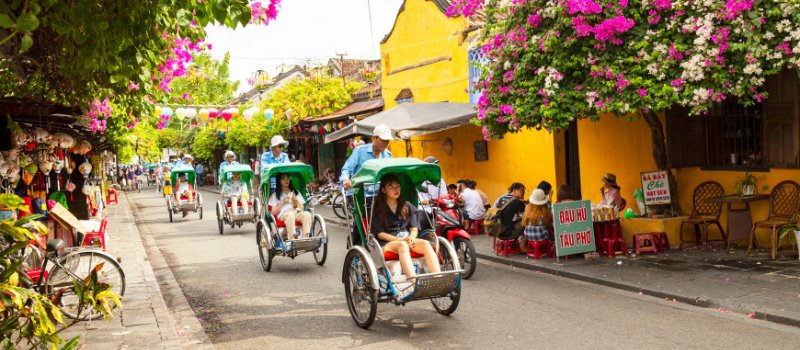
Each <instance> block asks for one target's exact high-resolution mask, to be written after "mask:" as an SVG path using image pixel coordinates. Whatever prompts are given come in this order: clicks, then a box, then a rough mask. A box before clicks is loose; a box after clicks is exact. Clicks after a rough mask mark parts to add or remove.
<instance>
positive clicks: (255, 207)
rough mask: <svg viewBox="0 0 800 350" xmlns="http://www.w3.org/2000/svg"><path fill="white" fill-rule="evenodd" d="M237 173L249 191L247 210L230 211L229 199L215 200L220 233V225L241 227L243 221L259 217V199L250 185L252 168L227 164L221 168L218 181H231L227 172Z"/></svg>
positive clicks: (254, 221)
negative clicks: (240, 211)
mask: <svg viewBox="0 0 800 350" xmlns="http://www.w3.org/2000/svg"><path fill="white" fill-rule="evenodd" d="M229 173H230V174H232V173H239V174H241V175H242V178H241V181H242V182H243V183H244V184H245V186H247V192H248V193H250V199H249V200H248V201H247V203H248V206H249V211H248V212H247V213H231V212H230V211H229V210H228V208H230V207H231V205H232V203H231V202H230V200H229V199H226V198H223V199H220V200H218V201H217V223H218V224H219V234H222V227H223V226H224V225H231V228H234V227H236V226H239V227H242V224H243V223H245V222H252V223H257V222H258V219H259V218H260V217H261V208H262V206H261V201H260V200H259V199H258V198H256V197H255V194H254V193H253V189H252V188H251V186H250V183H251V180H252V179H253V170H252V169H250V167H249V166H247V165H244V164H234V165H228V166H226V167H225V168H223V169H222V176H220V181H222V182H223V186H224V183H225V182H228V181H233V180H232V179H228V175H227V174H229Z"/></svg>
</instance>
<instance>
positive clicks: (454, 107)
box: [325, 102, 477, 143]
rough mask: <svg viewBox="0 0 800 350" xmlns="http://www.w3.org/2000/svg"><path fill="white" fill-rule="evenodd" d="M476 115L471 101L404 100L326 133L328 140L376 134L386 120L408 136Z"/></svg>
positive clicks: (436, 129) (449, 127) (389, 124)
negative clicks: (415, 101) (373, 131)
mask: <svg viewBox="0 0 800 350" xmlns="http://www.w3.org/2000/svg"><path fill="white" fill-rule="evenodd" d="M476 115H477V113H476V111H475V107H474V106H473V105H472V104H470V103H451V102H428V103H401V104H400V105H398V106H397V107H394V108H392V109H389V110H386V111H383V112H380V113H378V114H375V115H373V116H371V117H368V118H365V119H363V120H360V121H357V122H355V123H353V124H351V125H350V126H348V127H346V128H344V129H340V130H337V131H335V132H332V133H330V134H328V135H326V136H325V143H331V142H334V141H336V140H339V139H343V138H346V137H350V136H353V135H372V130H373V129H374V128H375V127H376V126H378V125H380V124H386V125H387V126H389V128H390V129H392V131H393V132H394V133H395V134H396V135H399V136H400V137H401V138H403V139H408V138H411V137H413V136H418V135H424V134H430V133H434V132H438V131H442V130H447V129H451V128H455V127H457V126H461V125H464V124H466V123H468V122H469V120H470V119H472V118H474V117H475V116H476Z"/></svg>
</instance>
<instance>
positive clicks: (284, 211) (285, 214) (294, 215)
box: [268, 174, 313, 239]
mask: <svg viewBox="0 0 800 350" xmlns="http://www.w3.org/2000/svg"><path fill="white" fill-rule="evenodd" d="M277 178H278V181H277V182H278V185H277V186H276V188H275V192H273V193H272V195H271V196H269V202H268V204H269V206H271V207H272V215H275V217H276V218H278V220H280V221H283V223H284V224H285V225H286V235H287V238H288V239H294V234H295V229H296V227H295V224H294V223H295V222H296V221H299V222H300V226H301V229H302V234H301V235H300V238H308V236H309V232H311V222H312V221H313V217H312V216H311V213H309V212H307V211H304V206H303V205H304V204H305V203H306V201H305V200H304V199H303V195H302V194H300V193H298V192H297V190H295V189H294V186H292V178H291V177H290V176H289V174H279V175H277Z"/></svg>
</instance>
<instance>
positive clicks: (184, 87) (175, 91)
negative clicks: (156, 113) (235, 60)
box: [163, 52, 239, 105]
mask: <svg viewBox="0 0 800 350" xmlns="http://www.w3.org/2000/svg"><path fill="white" fill-rule="evenodd" d="M192 56H193V61H192V66H191V67H190V68H189V70H188V72H187V73H186V75H185V76H183V77H180V78H175V79H173V80H172V84H170V88H172V92H171V93H169V94H168V95H167V96H165V98H163V100H164V102H165V103H170V102H178V103H187V104H201V105H202V104H210V105H218V104H226V103H228V102H230V101H231V100H232V99H233V97H234V95H233V94H234V92H236V89H238V88H239V82H238V81H237V82H233V81H231V80H230V61H231V55H230V53H225V57H224V58H223V59H222V61H217V60H216V59H214V58H213V57H211V55H210V54H208V53H207V52H201V53H197V54H194V55H192ZM184 96H186V97H189V99H185V98H184Z"/></svg>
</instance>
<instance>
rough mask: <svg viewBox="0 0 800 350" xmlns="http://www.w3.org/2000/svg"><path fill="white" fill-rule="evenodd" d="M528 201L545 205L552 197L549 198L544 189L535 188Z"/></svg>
mask: <svg viewBox="0 0 800 350" xmlns="http://www.w3.org/2000/svg"><path fill="white" fill-rule="evenodd" d="M528 201H529V202H531V204H533V205H545V204H547V202H549V201H550V199H549V198H547V195H546V194H544V190H542V189H541V188H537V189H535V190H533V193H531V197H530V198H528Z"/></svg>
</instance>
